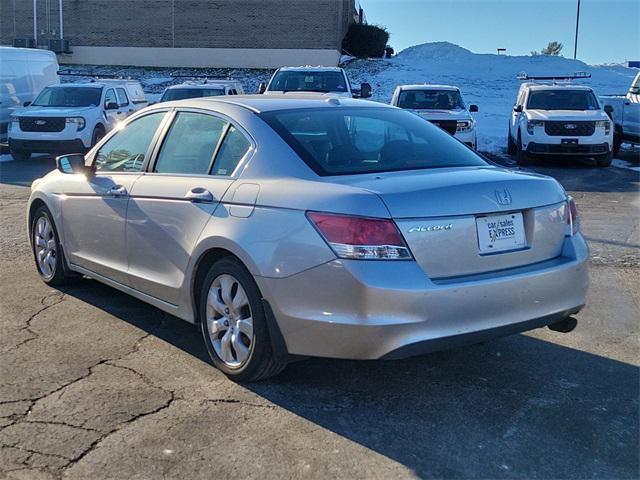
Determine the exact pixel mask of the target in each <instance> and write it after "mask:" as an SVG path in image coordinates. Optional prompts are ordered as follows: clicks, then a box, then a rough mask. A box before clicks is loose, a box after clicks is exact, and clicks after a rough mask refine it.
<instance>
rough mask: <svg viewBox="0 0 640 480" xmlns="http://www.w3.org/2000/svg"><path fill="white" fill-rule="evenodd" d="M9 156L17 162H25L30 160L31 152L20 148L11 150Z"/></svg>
mask: <svg viewBox="0 0 640 480" xmlns="http://www.w3.org/2000/svg"><path fill="white" fill-rule="evenodd" d="M9 151H10V153H11V156H12V157H13V158H14V160H17V161H18V162H26V161H27V160H29V159H30V158H31V152H30V151H29V150H23V149H21V148H11V149H10V150H9Z"/></svg>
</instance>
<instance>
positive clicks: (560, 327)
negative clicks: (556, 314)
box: [547, 317, 578, 333]
mask: <svg viewBox="0 0 640 480" xmlns="http://www.w3.org/2000/svg"><path fill="white" fill-rule="evenodd" d="M577 325H578V320H576V319H575V318H574V317H567V318H564V319H562V320H560V321H559V322H556V323H552V324H551V325H547V326H548V327H549V329H550V330H553V331H554V332H560V333H569V332H572V331H573V330H575V328H576V326H577Z"/></svg>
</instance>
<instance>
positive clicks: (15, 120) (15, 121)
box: [7, 117, 20, 132]
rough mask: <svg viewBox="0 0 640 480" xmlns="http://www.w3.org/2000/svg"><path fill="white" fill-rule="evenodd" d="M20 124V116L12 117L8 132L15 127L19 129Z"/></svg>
mask: <svg viewBox="0 0 640 480" xmlns="http://www.w3.org/2000/svg"><path fill="white" fill-rule="evenodd" d="M18 125H20V118H19V117H11V120H9V125H7V132H10V131H11V130H13V129H14V128H15V129H17V128H18Z"/></svg>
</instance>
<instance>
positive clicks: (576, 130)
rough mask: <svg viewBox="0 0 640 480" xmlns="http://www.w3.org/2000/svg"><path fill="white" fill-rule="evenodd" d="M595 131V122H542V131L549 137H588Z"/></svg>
mask: <svg viewBox="0 0 640 480" xmlns="http://www.w3.org/2000/svg"><path fill="white" fill-rule="evenodd" d="M595 130H596V122H572V121H567V122H558V121H555V122H548V121H547V122H544V131H545V133H546V134H547V135H549V136H551V137H588V136H590V135H593V132H595Z"/></svg>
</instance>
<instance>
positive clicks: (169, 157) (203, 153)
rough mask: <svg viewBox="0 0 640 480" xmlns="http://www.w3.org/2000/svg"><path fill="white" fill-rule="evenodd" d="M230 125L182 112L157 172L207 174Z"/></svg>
mask: <svg viewBox="0 0 640 480" xmlns="http://www.w3.org/2000/svg"><path fill="white" fill-rule="evenodd" d="M226 127H227V122H226V121H224V120H222V119H220V118H218V117H214V116H212V115H206V114H203V113H191V112H180V113H178V114H177V116H176V118H175V119H174V121H173V125H171V128H170V129H169V133H167V136H166V138H165V140H164V143H163V144H162V148H161V149H160V154H159V155H158V160H157V161H156V165H155V169H154V171H155V172H158V173H176V174H195V175H206V174H208V173H209V170H210V168H211V164H212V162H213V155H214V153H215V152H216V148H217V146H218V142H219V141H220V137H221V136H222V134H223V132H224V131H225V129H226Z"/></svg>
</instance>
